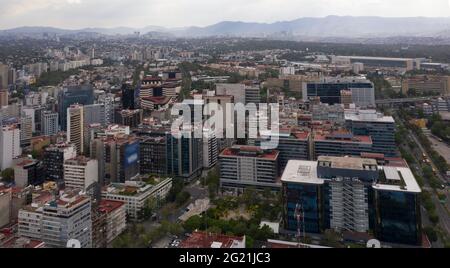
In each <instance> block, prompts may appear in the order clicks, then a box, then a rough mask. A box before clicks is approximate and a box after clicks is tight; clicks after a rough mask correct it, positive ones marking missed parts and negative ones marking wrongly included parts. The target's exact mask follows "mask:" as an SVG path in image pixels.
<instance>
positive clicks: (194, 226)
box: [183, 215, 202, 233]
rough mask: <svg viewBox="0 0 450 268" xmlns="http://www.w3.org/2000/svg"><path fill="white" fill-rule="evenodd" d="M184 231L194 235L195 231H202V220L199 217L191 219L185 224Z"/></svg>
mask: <svg viewBox="0 0 450 268" xmlns="http://www.w3.org/2000/svg"><path fill="white" fill-rule="evenodd" d="M183 227H184V229H185V230H186V231H187V232H189V233H192V232H193V231H195V230H200V229H201V227H202V218H201V217H200V216H198V215H196V216H193V217H190V218H189V219H188V220H187V221H186V222H185V223H184V224H183Z"/></svg>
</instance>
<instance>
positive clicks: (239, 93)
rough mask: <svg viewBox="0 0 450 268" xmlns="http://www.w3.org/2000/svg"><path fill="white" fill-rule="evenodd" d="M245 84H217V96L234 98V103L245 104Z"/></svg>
mask: <svg viewBox="0 0 450 268" xmlns="http://www.w3.org/2000/svg"><path fill="white" fill-rule="evenodd" d="M245 93H246V91H245V84H216V95H219V96H233V100H234V103H242V104H245V103H246V102H245Z"/></svg>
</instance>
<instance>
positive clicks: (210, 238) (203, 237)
mask: <svg viewBox="0 0 450 268" xmlns="http://www.w3.org/2000/svg"><path fill="white" fill-rule="evenodd" d="M244 247H245V237H238V236H228V235H220V234H211V233H206V232H194V233H192V235H191V236H190V237H188V238H187V239H186V240H184V241H182V242H181V245H180V248H205V249H206V248H244Z"/></svg>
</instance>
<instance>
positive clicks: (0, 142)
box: [0, 125, 22, 170]
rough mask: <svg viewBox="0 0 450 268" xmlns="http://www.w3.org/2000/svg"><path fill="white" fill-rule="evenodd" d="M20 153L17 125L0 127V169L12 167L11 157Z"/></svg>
mask: <svg viewBox="0 0 450 268" xmlns="http://www.w3.org/2000/svg"><path fill="white" fill-rule="evenodd" d="M21 154H22V149H21V147H20V129H19V128H18V126H17V125H9V126H3V127H1V128H0V170H4V169H7V168H12V167H13V159H14V158H16V157H18V156H20V155H21Z"/></svg>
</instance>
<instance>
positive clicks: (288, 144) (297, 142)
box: [255, 129, 311, 171]
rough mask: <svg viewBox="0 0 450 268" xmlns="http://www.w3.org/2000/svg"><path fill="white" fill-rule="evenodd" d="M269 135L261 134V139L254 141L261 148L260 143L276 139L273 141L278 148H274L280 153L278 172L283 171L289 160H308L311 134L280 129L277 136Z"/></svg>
mask: <svg viewBox="0 0 450 268" xmlns="http://www.w3.org/2000/svg"><path fill="white" fill-rule="evenodd" d="M269 133H270V132H267V133H262V134H261V138H260V139H258V140H256V141H255V145H256V146H261V142H269V140H268V139H269V138H272V139H273V138H276V139H275V140H278V146H276V150H277V151H279V153H280V154H279V168H280V171H282V170H284V168H285V167H286V165H287V163H288V162H289V160H308V159H310V154H311V152H310V150H311V133H310V132H309V131H299V130H295V129H280V131H279V133H278V134H275V133H270V134H269ZM269 135H270V136H269ZM275 135H277V136H275ZM273 146H275V144H273Z"/></svg>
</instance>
